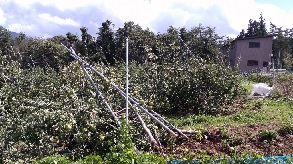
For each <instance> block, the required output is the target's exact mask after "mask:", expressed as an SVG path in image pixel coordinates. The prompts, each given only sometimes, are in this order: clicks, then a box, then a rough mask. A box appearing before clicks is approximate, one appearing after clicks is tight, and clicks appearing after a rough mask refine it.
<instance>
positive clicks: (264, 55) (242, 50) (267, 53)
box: [229, 37, 273, 72]
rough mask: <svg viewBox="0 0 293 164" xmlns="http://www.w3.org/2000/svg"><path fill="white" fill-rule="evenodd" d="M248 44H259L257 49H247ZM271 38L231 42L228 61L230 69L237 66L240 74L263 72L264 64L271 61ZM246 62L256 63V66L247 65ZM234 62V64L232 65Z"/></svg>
mask: <svg viewBox="0 0 293 164" xmlns="http://www.w3.org/2000/svg"><path fill="white" fill-rule="evenodd" d="M249 42H259V47H257V48H249ZM272 44H273V37H260V38H245V39H238V40H235V41H234V42H233V46H232V47H231V48H232V49H231V51H230V55H229V60H230V63H231V66H232V67H235V66H238V68H239V70H240V71H242V72H251V71H253V70H263V64H264V62H266V63H269V62H270V61H271V54H272ZM248 60H251V61H258V65H255V66H249V65H247V64H248V63H247V62H248ZM233 61H234V64H233Z"/></svg>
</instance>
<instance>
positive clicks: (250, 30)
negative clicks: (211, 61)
mask: <svg viewBox="0 0 293 164" xmlns="http://www.w3.org/2000/svg"><path fill="white" fill-rule="evenodd" d="M266 35H268V32H267V29H266V23H265V19H264V17H263V14H262V13H261V14H260V17H259V21H257V20H252V19H250V20H249V24H248V27H247V31H246V32H245V31H244V30H243V29H242V31H241V32H240V34H239V35H238V37H237V38H247V37H255V36H266Z"/></svg>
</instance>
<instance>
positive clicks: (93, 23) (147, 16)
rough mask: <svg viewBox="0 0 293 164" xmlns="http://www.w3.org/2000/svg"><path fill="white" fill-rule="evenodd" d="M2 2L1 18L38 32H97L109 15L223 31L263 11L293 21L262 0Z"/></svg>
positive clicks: (157, 27) (280, 21) (153, 25)
mask: <svg viewBox="0 0 293 164" xmlns="http://www.w3.org/2000/svg"><path fill="white" fill-rule="evenodd" d="M0 5H1V7H2V10H1V8H0V23H1V24H4V25H5V26H6V27H11V28H14V29H18V28H20V27H21V25H22V26H23V28H24V29H23V30H21V31H24V30H30V29H29V27H27V26H26V25H24V24H27V25H32V26H33V27H34V28H35V31H33V30H31V31H30V32H31V34H32V35H33V33H37V34H38V35H42V34H43V35H45V34H46V35H47V36H54V35H62V34H63V35H64V33H66V31H67V32H72V33H77V32H79V27H81V26H85V27H88V28H89V31H92V32H93V34H95V33H96V32H97V28H98V27H100V26H101V24H102V22H104V21H106V20H107V19H108V20H110V21H112V22H113V24H115V25H116V26H115V28H119V27H121V26H122V25H123V23H124V22H127V21H133V22H134V23H135V24H139V25H140V26H141V27H142V28H147V27H148V28H149V29H151V30H152V31H154V32H165V31H166V30H167V28H168V27H169V26H174V27H186V28H187V29H189V28H190V27H195V26H198V25H199V24H202V25H203V26H210V27H216V32H217V33H218V34H220V35H228V36H236V35H238V34H239V32H240V31H241V30H242V29H244V30H246V29H247V25H248V21H249V19H253V20H258V19H259V16H260V13H261V12H262V13H263V16H264V18H265V19H266V23H267V25H269V24H270V22H272V23H274V24H275V25H276V26H278V27H283V28H292V27H293V22H292V21H290V20H292V19H293V12H292V11H290V10H283V9H282V8H281V7H278V6H276V5H273V4H260V3H257V2H256V0H237V1H235V0H204V1H202V0H82V1H81V0H50V1H46V0H6V1H1V0H0ZM40 18H41V19H40ZM5 19H6V20H5ZM117 25H118V26H117ZM64 26H66V27H64ZM47 27H48V28H47ZM70 30H72V31H70ZM73 30H76V31H73Z"/></svg>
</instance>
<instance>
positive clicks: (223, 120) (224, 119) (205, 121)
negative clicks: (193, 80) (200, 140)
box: [168, 100, 293, 129]
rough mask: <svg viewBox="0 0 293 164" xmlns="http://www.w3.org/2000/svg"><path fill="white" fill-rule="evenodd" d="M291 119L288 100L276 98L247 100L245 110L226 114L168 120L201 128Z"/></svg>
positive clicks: (188, 126)
mask: <svg viewBox="0 0 293 164" xmlns="http://www.w3.org/2000/svg"><path fill="white" fill-rule="evenodd" d="M291 119H293V111H292V108H291V107H290V105H289V103H288V102H285V101H278V100H248V101H247V102H246V104H245V110H241V111H239V112H236V113H235V114H232V115H227V116H211V115H189V116H180V117H176V116H172V117H169V118H168V120H169V121H170V122H171V123H173V124H174V125H176V126H177V127H180V128H183V129H202V128H207V127H208V126H222V125H224V124H226V125H236V126H237V125H238V126H239V125H246V124H253V123H275V124H282V123H283V122H286V121H288V120H291Z"/></svg>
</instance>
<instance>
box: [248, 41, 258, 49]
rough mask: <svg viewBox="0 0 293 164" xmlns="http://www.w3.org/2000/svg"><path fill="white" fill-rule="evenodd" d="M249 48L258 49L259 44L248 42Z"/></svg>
mask: <svg viewBox="0 0 293 164" xmlns="http://www.w3.org/2000/svg"><path fill="white" fill-rule="evenodd" d="M249 48H260V43H259V42H249Z"/></svg>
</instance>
